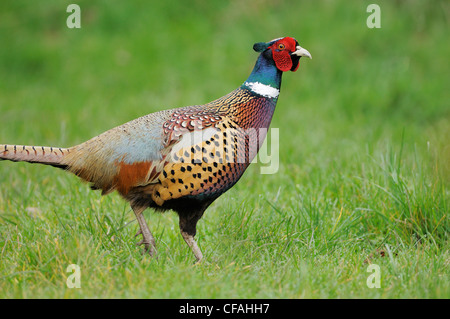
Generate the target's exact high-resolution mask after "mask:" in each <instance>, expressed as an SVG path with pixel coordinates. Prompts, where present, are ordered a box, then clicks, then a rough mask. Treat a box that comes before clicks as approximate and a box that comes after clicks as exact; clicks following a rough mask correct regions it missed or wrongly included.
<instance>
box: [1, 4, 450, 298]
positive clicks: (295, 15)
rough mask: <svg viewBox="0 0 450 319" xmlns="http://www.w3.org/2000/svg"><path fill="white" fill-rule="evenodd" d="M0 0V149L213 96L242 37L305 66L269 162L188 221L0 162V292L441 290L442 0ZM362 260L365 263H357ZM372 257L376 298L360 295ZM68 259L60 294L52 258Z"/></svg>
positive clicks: (446, 51) (236, 75)
mask: <svg viewBox="0 0 450 319" xmlns="http://www.w3.org/2000/svg"><path fill="white" fill-rule="evenodd" d="M69 3H71V2H64V1H41V2H40V3H39V5H33V4H31V3H30V2H29V1H17V0H15V1H3V2H1V3H0V12H2V13H1V16H2V17H1V19H0V38H1V39H2V45H1V46H0V83H1V84H0V120H1V123H2V124H1V125H0V142H1V143H16V144H27V145H33V144H35V145H49V146H71V145H75V144H78V143H80V142H83V141H84V140H87V139H89V138H91V137H93V136H95V135H97V134H99V133H101V132H103V131H105V130H107V129H109V128H112V127H114V126H116V125H120V124H122V123H124V122H126V121H129V120H131V119H134V118H136V117H138V116H141V115H144V114H147V113H151V112H154V111H158V110H162V109H165V108H171V107H176V106H185V105H192V104H201V103H205V102H208V101H211V100H213V99H215V98H217V97H220V96H222V95H224V94H226V93H228V92H230V91H231V90H233V89H234V88H236V87H237V86H238V85H240V84H241V83H242V82H243V81H244V80H245V79H246V78H247V76H248V75H249V73H250V71H251V69H252V67H253V65H254V63H255V60H256V57H257V55H256V53H254V52H253V51H252V50H251V48H252V45H253V43H254V42H259V41H268V40H270V39H273V38H276V37H279V36H286V35H289V36H294V37H296V38H297V40H299V42H300V44H301V45H302V46H304V47H305V48H306V49H308V50H309V51H310V52H311V54H312V55H313V60H311V61H310V60H308V61H306V60H303V59H302V61H301V64H300V68H299V70H298V71H297V72H296V73H288V74H285V75H284V78H283V87H282V92H281V95H280V99H279V102H278V106H277V110H276V112H275V115H274V119H273V122H272V127H274V128H279V129H280V130H279V132H280V168H279V171H278V172H277V173H276V174H273V175H262V174H260V166H259V164H255V165H252V166H251V167H250V168H249V169H248V170H247V172H246V173H245V174H244V176H243V178H242V179H241V181H240V182H239V183H238V184H237V185H236V186H235V187H234V188H233V189H231V190H230V191H229V192H227V193H226V194H224V195H223V196H222V197H221V198H219V199H218V200H217V201H216V202H215V203H214V204H213V205H212V206H211V207H210V208H209V209H208V210H207V212H206V214H205V216H204V217H203V219H202V220H201V221H200V222H199V225H198V235H197V238H198V242H199V245H200V247H201V249H202V251H203V253H204V255H205V261H204V262H203V263H201V264H198V265H193V262H194V257H193V255H192V254H191V252H190V251H189V249H188V247H187V246H186V244H185V243H184V241H183V239H182V238H181V235H180V234H179V230H178V217H177V216H176V214H175V213H173V212H169V213H166V214H154V213H150V212H148V213H146V217H147V220H148V223H149V226H150V228H151V230H152V232H153V234H154V235H155V237H156V241H157V247H158V259H151V258H149V257H147V256H142V255H141V254H140V249H138V248H137V247H136V246H135V241H136V239H135V238H133V235H134V234H135V232H136V231H137V228H138V226H137V223H136V221H135V219H134V214H133V213H132V211H131V210H130V208H129V206H127V204H126V203H125V202H124V201H122V199H121V198H120V197H119V196H118V195H116V194H112V195H109V196H107V197H101V196H100V194H99V193H98V192H93V191H91V190H90V189H89V187H88V186H87V185H86V184H83V183H81V182H80V181H79V180H78V179H77V178H76V177H74V176H71V175H69V174H67V173H65V172H63V171H60V170H56V169H54V168H51V167H44V166H37V165H30V164H25V163H11V162H1V163H0V298H99V297H100V298H147V297H148V298H449V297H450V288H449V287H450V285H449V274H450V271H449V263H450V253H449V237H448V234H449V228H450V218H449V212H450V209H449V208H450V188H449V186H450V164H449V163H450V144H449V139H448V137H449V136H450V108H449V103H448V101H449V100H450V94H449V90H448V74H450V67H449V63H448V57H449V56H450V44H449V42H448V21H449V17H450V14H449V12H450V7H449V5H448V3H447V2H445V1H434V2H431V1H426V0H423V1H419V0H417V1H405V2H402V1H378V2H377V3H378V4H379V5H380V7H381V19H382V20H381V29H368V28H367V27H366V19H367V16H368V13H366V7H367V5H368V4H370V3H371V2H370V1H353V2H349V1H314V2H305V3H300V2H299V1H295V2H293V1H263V0H261V1H252V2H243V1H231V2H226V1H207V2H203V1H195V2H194V3H190V4H188V3H187V2H182V1H180V2H179V3H177V4H173V3H172V4H169V3H168V2H164V1H160V2H159V3H149V2H147V1H133V2H123V1H120V2H119V1H95V2H91V1H84V0H83V1H77V2H76V3H78V4H79V5H80V7H81V9H82V28H81V29H79V30H70V29H68V28H67V27H66V26H65V21H66V18H67V16H68V14H67V13H66V7H67V5H68V4H69ZM368 258H369V260H370V261H369V260H368ZM370 263H375V264H377V265H379V266H380V271H381V288H372V289H370V288H368V286H367V285H366V281H367V278H368V276H369V275H370V274H371V273H369V272H367V267H368V265H369V264H370ZM70 264H78V265H79V266H80V267H81V289H69V288H67V286H66V279H67V277H68V276H69V275H70V273H67V272H66V269H67V266H68V265H70Z"/></svg>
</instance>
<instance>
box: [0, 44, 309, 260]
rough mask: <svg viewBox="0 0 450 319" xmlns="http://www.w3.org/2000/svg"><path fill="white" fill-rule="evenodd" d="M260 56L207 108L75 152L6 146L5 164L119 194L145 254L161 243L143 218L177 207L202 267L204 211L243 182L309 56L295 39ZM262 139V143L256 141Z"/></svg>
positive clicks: (146, 123)
mask: <svg viewBox="0 0 450 319" xmlns="http://www.w3.org/2000/svg"><path fill="white" fill-rule="evenodd" d="M253 49H254V50H255V51H256V52H260V53H261V54H260V55H259V57H258V60H257V62H256V65H255V67H254V69H253V71H252V73H251V74H250V76H249V77H248V79H247V81H245V82H244V84H242V85H241V86H240V87H239V88H237V89H236V90H234V91H233V92H231V93H229V94H227V95H225V96H224V97H221V98H219V99H217V100H215V101H212V102H210V103H208V104H204V105H195V106H187V107H182V108H177V109H172V110H166V111H160V112H156V113H152V114H149V115H146V116H143V117H140V118H138V119H136V120H133V121H131V122H128V123H125V124H123V125H121V126H118V127H116V128H113V129H111V130H109V131H107V132H105V133H103V134H101V135H99V136H97V137H94V138H92V139H90V140H89V141H87V142H85V143H82V144H80V145H77V146H74V147H70V148H58V147H41V146H23V145H5V144H0V159H4V160H10V161H26V162H30V163H40V164H47V165H52V166H55V167H59V168H62V169H65V170H67V171H69V172H72V173H74V174H75V175H77V176H79V177H80V178H81V179H83V180H84V181H87V182H89V183H91V187H92V188H93V189H99V190H101V191H102V194H108V193H110V192H112V191H114V190H117V191H118V192H119V193H120V195H122V197H123V198H124V199H126V200H127V201H129V202H130V205H131V208H132V209H133V211H134V213H135V215H136V219H137V221H138V222H139V226H140V230H139V232H138V234H136V235H139V234H142V236H143V240H142V241H141V242H139V243H138V244H139V245H142V244H143V245H145V251H146V252H148V253H150V255H154V254H155V253H156V247H155V239H154V238H153V236H152V233H151V232H150V230H149V228H148V226H147V223H146V222H145V219H144V216H143V214H142V212H143V211H144V210H145V209H146V208H148V207H151V208H154V209H156V210H159V211H165V210H169V209H172V210H174V211H176V212H177V213H178V215H179V226H180V230H181V235H182V236H183V238H184V240H185V241H186V243H187V244H188V245H189V247H190V248H191V249H192V251H193V253H194V255H195V257H196V259H197V261H200V260H201V259H202V257H203V256H202V253H201V251H200V249H199V247H198V246H197V243H196V241H195V239H194V236H195V234H196V225H197V222H198V220H199V219H200V218H201V217H202V215H203V212H204V211H205V210H206V208H207V207H208V206H209V205H210V204H211V203H212V202H213V201H214V200H215V199H216V198H218V197H219V196H220V195H221V194H223V193H224V192H225V191H227V190H228V189H230V188H231V187H232V186H233V185H234V184H235V183H236V182H237V181H238V180H239V178H240V177H241V176H242V174H243V173H244V171H245V169H246V168H247V167H248V165H249V163H250V162H251V161H252V159H253V158H254V156H255V155H256V153H257V151H258V149H259V146H260V145H261V144H262V141H263V140H264V138H265V132H266V130H267V128H268V127H269V124H270V121H271V119H272V115H273V112H274V110H275V105H276V103H277V100H278V95H279V93H280V85H281V76H282V73H283V72H286V71H296V70H297V68H298V66H299V61H300V57H302V56H304V57H309V58H311V55H310V53H309V52H308V51H307V50H305V49H303V48H302V47H300V46H299V44H298V42H297V41H296V40H295V39H294V38H291V37H285V38H279V39H275V40H272V41H270V42H267V43H265V42H260V43H256V44H255V45H254V46H253ZM255 141H256V142H255Z"/></svg>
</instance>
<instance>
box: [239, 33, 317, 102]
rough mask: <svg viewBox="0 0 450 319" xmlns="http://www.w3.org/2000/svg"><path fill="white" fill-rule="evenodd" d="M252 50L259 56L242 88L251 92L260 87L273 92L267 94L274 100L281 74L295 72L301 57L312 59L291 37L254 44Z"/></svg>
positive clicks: (276, 95)
mask: <svg viewBox="0 0 450 319" xmlns="http://www.w3.org/2000/svg"><path fill="white" fill-rule="evenodd" d="M253 50H255V51H256V52H260V53H261V54H260V56H259V58H258V60H257V62H256V65H255V67H254V69H253V71H252V73H251V74H250V76H249V78H248V79H247V81H246V82H245V83H244V86H245V87H247V88H250V89H252V90H253V88H255V87H261V85H262V86H263V87H264V88H265V89H264V91H269V92H274V93H273V94H267V95H268V96H269V97H274V98H275V97H278V93H279V89H280V86H281V76H282V73H283V72H287V71H292V72H295V71H297V69H298V66H299V62H300V58H301V57H308V58H310V59H312V56H311V54H310V53H309V52H308V50H306V49H304V48H302V47H301V46H300V45H299V43H298V41H297V40H295V39H294V38H291V37H284V38H278V39H274V40H272V41H269V42H258V43H255V44H254V45H253ZM255 83H256V84H255ZM256 85H257V86H256ZM253 91H255V90H253ZM260 91H261V90H260ZM256 93H259V92H256ZM263 95H265V94H263Z"/></svg>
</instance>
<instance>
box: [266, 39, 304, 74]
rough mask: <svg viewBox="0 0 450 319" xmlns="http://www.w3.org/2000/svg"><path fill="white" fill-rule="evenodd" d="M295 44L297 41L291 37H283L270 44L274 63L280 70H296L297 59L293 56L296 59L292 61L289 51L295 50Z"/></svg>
mask: <svg viewBox="0 0 450 319" xmlns="http://www.w3.org/2000/svg"><path fill="white" fill-rule="evenodd" d="M296 46H297V41H296V40H295V39H294V38H291V37H286V38H283V39H281V40H280V41H277V42H275V43H274V44H272V45H271V46H270V48H271V49H272V56H273V60H274V62H275V65H276V66H277V68H278V69H279V70H280V71H283V72H287V71H289V70H290V71H293V72H294V71H297V69H298V65H299V63H298V62H299V59H298V58H297V57H295V58H296V59H295V61H293V57H292V56H291V53H292V52H294V51H295V50H296Z"/></svg>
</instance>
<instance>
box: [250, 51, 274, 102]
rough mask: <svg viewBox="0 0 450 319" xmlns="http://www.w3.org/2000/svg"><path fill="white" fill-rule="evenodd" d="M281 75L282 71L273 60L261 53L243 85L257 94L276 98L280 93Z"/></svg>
mask: <svg viewBox="0 0 450 319" xmlns="http://www.w3.org/2000/svg"><path fill="white" fill-rule="evenodd" d="M281 75H282V72H281V71H280V70H278V68H277V67H276V66H275V63H274V62H273V60H272V59H268V58H267V57H265V55H264V53H261V54H260V56H259V57H258V60H257V61H256V64H255V67H254V68H253V71H252V73H251V74H250V76H249V77H248V79H247V81H245V82H244V84H243V85H242V86H243V87H245V88H247V89H249V90H251V91H252V92H254V93H256V94H259V95H262V96H264V97H269V98H275V99H276V98H278V95H279V94H280V87H281Z"/></svg>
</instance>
